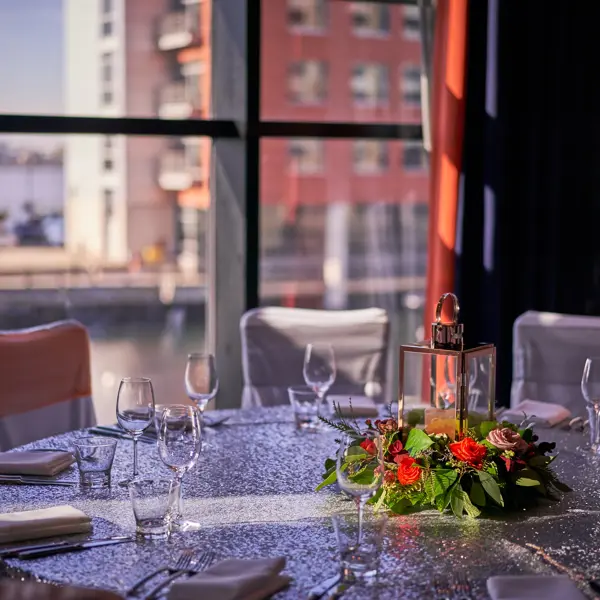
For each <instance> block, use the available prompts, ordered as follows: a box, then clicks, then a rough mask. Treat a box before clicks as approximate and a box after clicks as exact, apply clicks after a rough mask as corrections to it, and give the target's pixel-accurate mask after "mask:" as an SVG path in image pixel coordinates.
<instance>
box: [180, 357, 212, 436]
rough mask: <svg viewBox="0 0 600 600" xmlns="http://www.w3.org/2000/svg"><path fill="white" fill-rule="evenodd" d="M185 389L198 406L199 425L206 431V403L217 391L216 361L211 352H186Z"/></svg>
mask: <svg viewBox="0 0 600 600" xmlns="http://www.w3.org/2000/svg"><path fill="white" fill-rule="evenodd" d="M185 391H186V393H187V395H188V398H189V399H190V400H192V402H194V404H195V405H196V406H197V407H198V411H199V413H200V425H201V427H202V431H203V432H205V433H206V428H205V427H204V411H205V410H206V406H207V404H208V403H209V402H210V401H211V400H212V399H213V398H214V397H215V396H216V395H217V392H218V391H219V376H218V374H217V363H216V361H215V357H214V356H213V355H212V354H202V353H200V352H192V353H191V354H188V358H187V364H186V366H185Z"/></svg>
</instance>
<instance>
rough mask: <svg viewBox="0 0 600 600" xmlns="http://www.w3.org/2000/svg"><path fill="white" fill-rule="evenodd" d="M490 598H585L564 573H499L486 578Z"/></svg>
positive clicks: (522, 599)
mask: <svg viewBox="0 0 600 600" xmlns="http://www.w3.org/2000/svg"><path fill="white" fill-rule="evenodd" d="M487 589H488V592H489V594H490V596H491V598H492V600H529V599H531V600H540V599H541V598H543V600H585V596H584V595H583V594H582V593H581V592H580V591H579V590H578V589H577V586H576V585H575V584H574V583H573V582H572V581H571V580H570V579H569V578H568V577H566V576H565V575H499V576H496V577H490V578H489V579H488V580H487Z"/></svg>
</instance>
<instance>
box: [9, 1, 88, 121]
mask: <svg viewBox="0 0 600 600" xmlns="http://www.w3.org/2000/svg"><path fill="white" fill-rule="evenodd" d="M82 1H86V0H82ZM62 90H63V19H62V0H0V112H23V113H42V114H51V113H55V114H56V113H62V112H63V101H62Z"/></svg>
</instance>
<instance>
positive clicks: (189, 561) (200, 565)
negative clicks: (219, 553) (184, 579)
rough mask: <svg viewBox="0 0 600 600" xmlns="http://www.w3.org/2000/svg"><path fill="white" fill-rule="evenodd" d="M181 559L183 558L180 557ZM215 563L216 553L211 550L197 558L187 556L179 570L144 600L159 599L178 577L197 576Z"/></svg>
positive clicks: (180, 564)
mask: <svg viewBox="0 0 600 600" xmlns="http://www.w3.org/2000/svg"><path fill="white" fill-rule="evenodd" d="M180 558H181V557H180ZM214 561H215V553H214V552H211V551H210V550H209V551H207V552H202V553H200V554H199V555H198V556H197V557H194V556H193V555H192V556H186V559H185V560H183V561H181V562H180V563H179V565H178V566H177V568H178V570H177V571H175V573H173V574H172V575H169V577H167V578H166V579H165V580H163V581H161V582H160V583H159V584H158V585H157V586H156V587H155V588H153V589H152V590H151V591H150V593H149V594H148V595H147V596H146V597H145V598H144V600H155V599H156V598H158V596H159V595H160V593H161V592H162V591H163V590H164V589H165V588H166V587H168V586H169V585H171V583H173V582H174V581H175V580H176V579H177V578H178V577H181V576H182V575H195V574H196V573H199V572H200V571H204V569H207V568H208V567H210V565H212V563H213V562H214Z"/></svg>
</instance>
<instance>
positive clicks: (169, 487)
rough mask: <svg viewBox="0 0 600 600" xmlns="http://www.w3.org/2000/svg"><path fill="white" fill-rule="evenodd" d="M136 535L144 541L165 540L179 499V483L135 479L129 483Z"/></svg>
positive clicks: (163, 480)
mask: <svg viewBox="0 0 600 600" xmlns="http://www.w3.org/2000/svg"><path fill="white" fill-rule="evenodd" d="M128 487H129V496H130V497H131V506H132V508H133V514H134V516H135V524H136V533H137V534H138V535H139V536H140V537H142V538H145V539H159V538H165V537H167V536H168V535H169V533H170V530H171V513H172V512H173V510H174V508H175V505H176V503H177V499H178V497H179V494H178V491H179V483H178V482H177V481H170V480H165V479H158V480H154V479H135V480H133V481H132V482H130V483H129V486H128Z"/></svg>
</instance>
